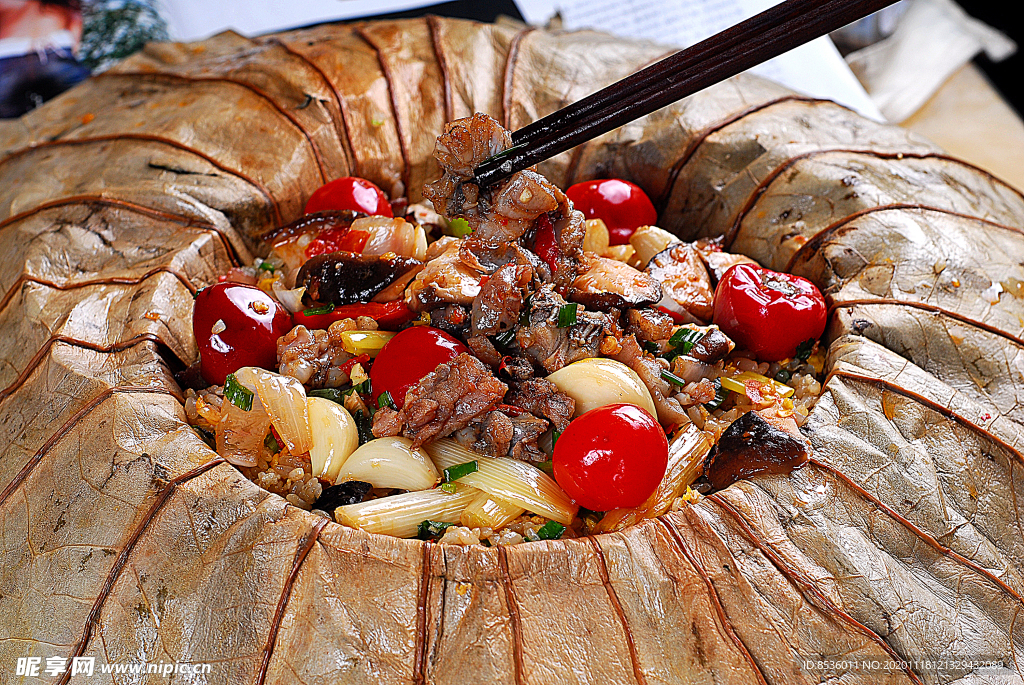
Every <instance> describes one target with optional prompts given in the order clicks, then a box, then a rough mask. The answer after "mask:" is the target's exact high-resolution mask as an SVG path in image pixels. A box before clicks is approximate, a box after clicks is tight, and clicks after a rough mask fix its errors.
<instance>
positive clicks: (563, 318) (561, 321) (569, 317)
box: [558, 302, 579, 328]
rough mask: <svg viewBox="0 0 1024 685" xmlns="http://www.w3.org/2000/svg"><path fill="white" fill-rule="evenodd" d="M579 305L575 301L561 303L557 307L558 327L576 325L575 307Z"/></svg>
mask: <svg viewBox="0 0 1024 685" xmlns="http://www.w3.org/2000/svg"><path fill="white" fill-rule="evenodd" d="M578 307H579V305H578V304H576V303H575V302H570V303H569V304H563V305H562V306H561V307H559V308H558V327H559V328H568V327H569V326H575V325H576V309H577V308H578Z"/></svg>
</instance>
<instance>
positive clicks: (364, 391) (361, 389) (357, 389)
mask: <svg viewBox="0 0 1024 685" xmlns="http://www.w3.org/2000/svg"><path fill="white" fill-rule="evenodd" d="M372 391H373V390H372V388H371V387H370V379H369V378H367V379H366V380H365V381H363V382H362V383H359V384H358V385H353V386H352V387H351V388H349V389H348V390H346V391H345V394H346V395H351V394H352V393H353V392H354V393H355V394H357V395H369V394H370V393H371V392H372Z"/></svg>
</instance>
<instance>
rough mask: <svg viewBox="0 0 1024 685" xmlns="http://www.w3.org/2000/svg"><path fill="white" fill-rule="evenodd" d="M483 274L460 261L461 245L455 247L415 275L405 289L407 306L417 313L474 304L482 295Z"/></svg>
mask: <svg viewBox="0 0 1024 685" xmlns="http://www.w3.org/2000/svg"><path fill="white" fill-rule="evenodd" d="M482 275H483V274H482V273H481V272H479V271H476V270H475V269H472V268H470V267H469V266H466V264H465V263H464V262H463V261H462V260H461V259H459V245H458V244H453V245H452V246H450V247H449V248H448V249H447V250H445V251H444V252H443V253H442V254H441V256H440V257H438V258H436V259H432V260H430V261H429V262H427V263H426V265H425V266H424V267H423V270H422V271H420V272H419V273H418V274H416V278H415V279H414V280H413V282H412V283H410V284H409V287H408V288H406V290H405V303H406V304H407V305H409V309H411V310H413V311H414V312H425V311H430V310H431V309H436V308H438V307H443V306H445V305H448V304H464V305H471V304H472V303H473V298H474V297H476V296H477V295H478V294H480V277H481V276H482Z"/></svg>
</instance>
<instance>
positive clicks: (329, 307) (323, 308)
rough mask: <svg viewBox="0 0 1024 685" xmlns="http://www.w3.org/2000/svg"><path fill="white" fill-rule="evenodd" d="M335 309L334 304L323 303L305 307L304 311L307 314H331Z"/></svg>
mask: <svg viewBox="0 0 1024 685" xmlns="http://www.w3.org/2000/svg"><path fill="white" fill-rule="evenodd" d="M333 311H334V305H333V304H322V305H320V306H318V307H310V308H309V309H303V310H302V313H303V315H305V316H320V315H321V314H330V313H331V312H333Z"/></svg>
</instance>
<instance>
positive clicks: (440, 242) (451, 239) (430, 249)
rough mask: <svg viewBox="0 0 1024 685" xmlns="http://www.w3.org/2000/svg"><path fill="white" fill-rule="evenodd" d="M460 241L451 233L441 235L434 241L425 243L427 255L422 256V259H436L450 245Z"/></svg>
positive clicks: (458, 243)
mask: <svg viewBox="0 0 1024 685" xmlns="http://www.w3.org/2000/svg"><path fill="white" fill-rule="evenodd" d="M461 244H462V241H461V240H459V239H458V238H456V237H455V236H451V235H443V236H441V237H440V238H438V239H437V240H435V241H434V242H432V243H430V245H427V256H426V257H424V261H426V262H429V261H430V260H432V259H437V258H438V257H440V256H441V255H443V254H444V253H445V252H447V251H448V248H449V247H451V246H452V245H461Z"/></svg>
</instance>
